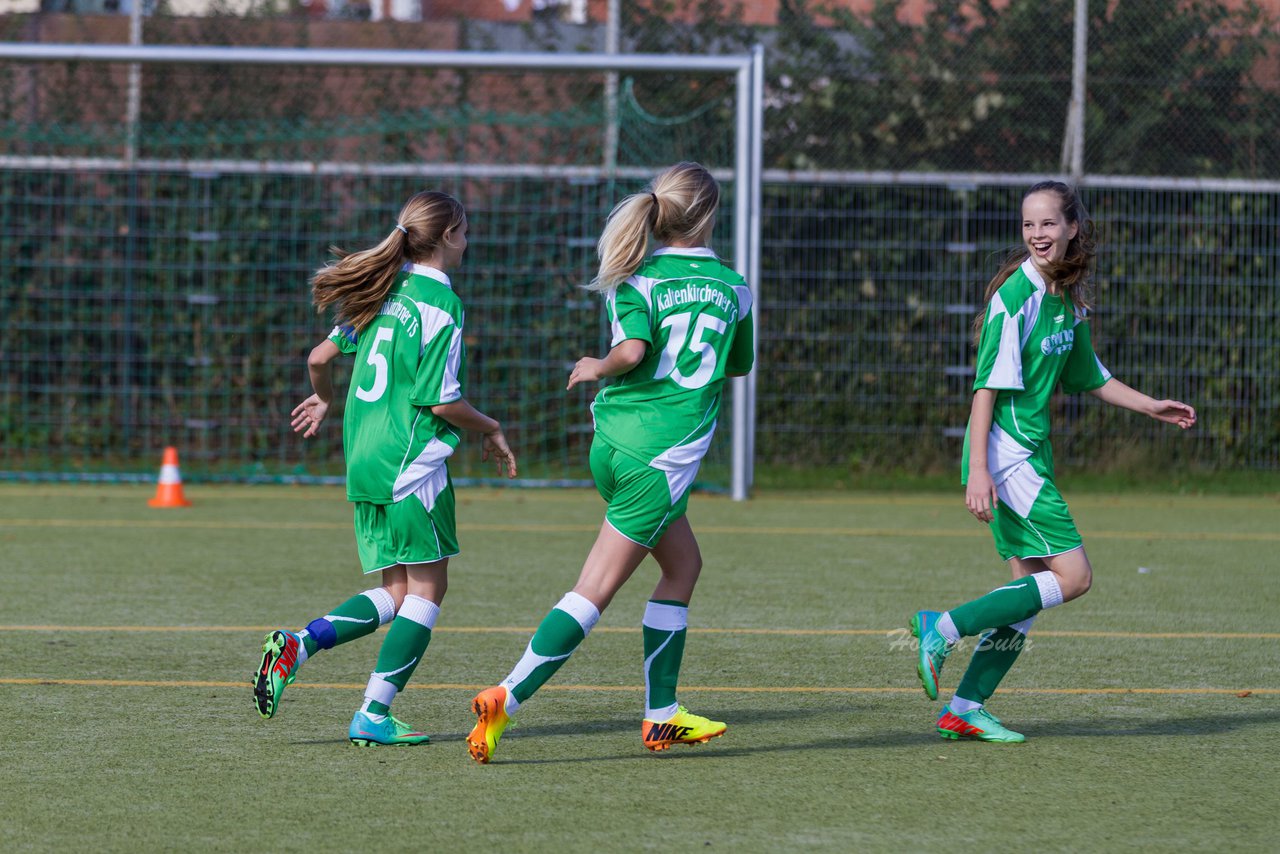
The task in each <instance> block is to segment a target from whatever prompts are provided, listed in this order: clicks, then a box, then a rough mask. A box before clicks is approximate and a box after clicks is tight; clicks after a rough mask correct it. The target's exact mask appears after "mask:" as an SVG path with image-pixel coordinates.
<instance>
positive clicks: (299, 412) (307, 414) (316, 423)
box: [293, 394, 329, 438]
mask: <svg viewBox="0 0 1280 854" xmlns="http://www.w3.org/2000/svg"><path fill="white" fill-rule="evenodd" d="M328 414H329V404H328V403H327V402H326V401H323V400H321V399H320V395H318V394H313V395H311V397H308V398H307V399H306V400H304V401H302V403H299V404H298V405H297V406H295V407H294V408H293V432H295V433H302V431H303V430H306V431H307V432H305V433H302V436H303V438H310V437H312V436H314V435H315V434H316V431H317V430H319V429H320V424H321V423H322V422H323V421H324V417H325V416H326V415H328Z"/></svg>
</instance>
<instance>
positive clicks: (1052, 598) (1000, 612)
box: [938, 570, 1062, 642]
mask: <svg viewBox="0 0 1280 854" xmlns="http://www.w3.org/2000/svg"><path fill="white" fill-rule="evenodd" d="M1061 604H1062V588H1061V587H1059V586H1058V578H1057V576H1055V575H1054V574H1053V573H1052V572H1049V571H1047V570H1046V571H1045V572H1037V573H1034V574H1033V575H1027V576H1024V577H1022V578H1019V579H1018V580H1017V581H1011V582H1009V583H1008V584H1006V585H1005V586H1003V587H997V588H996V589H995V590H992V591H991V592H990V593H988V594H987V595H986V596H980V597H979V598H977V599H974V600H973V601H972V602H966V603H965V604H963V605H961V606H960V607H958V608H952V609H951V610H950V611H948V612H947V613H945V614H943V615H942V617H941V618H939V620H938V631H939V632H940V633H941V634H942V636H943V637H945V638H946V639H947V640H949V641H953V642H954V641H956V640H959V639H960V638H962V637H971V636H972V635H976V634H978V633H979V632H981V631H982V630H984V629H990V628H993V627H996V626H1011V625H1013V624H1014V623H1017V622H1021V621H1022V620H1025V619H1026V618H1027V617H1034V616H1035V615H1036V614H1038V613H1040V612H1041V611H1043V610H1045V609H1046V608H1052V607H1054V606H1055V605H1061ZM952 633H954V634H955V637H952Z"/></svg>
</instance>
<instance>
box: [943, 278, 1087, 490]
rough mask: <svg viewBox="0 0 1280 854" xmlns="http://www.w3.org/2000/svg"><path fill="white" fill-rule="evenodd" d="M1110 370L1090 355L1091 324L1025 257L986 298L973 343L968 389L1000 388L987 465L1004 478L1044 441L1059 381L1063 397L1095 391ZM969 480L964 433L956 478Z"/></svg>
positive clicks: (996, 476)
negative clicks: (979, 330)
mask: <svg viewBox="0 0 1280 854" xmlns="http://www.w3.org/2000/svg"><path fill="white" fill-rule="evenodd" d="M1109 379H1111V373H1110V372H1109V371H1108V370H1107V369H1106V368H1105V367H1104V366H1103V364H1102V362H1100V361H1099V360H1098V357H1097V356H1096V355H1095V354H1094V352H1093V343H1092V341H1091V340H1090V338H1089V324H1088V323H1087V322H1085V321H1084V320H1083V319H1081V318H1079V317H1077V316H1076V312H1075V310H1074V308H1073V306H1072V305H1071V302H1070V301H1069V300H1066V299H1064V298H1063V297H1061V296H1058V295H1055V294H1050V293H1049V292H1048V289H1047V288H1046V287H1045V282H1044V277H1043V276H1041V275H1040V271H1039V270H1037V269H1036V267H1035V265H1034V264H1032V263H1031V261H1030V260H1027V261H1025V262H1023V264H1022V266H1021V267H1019V268H1018V269H1017V270H1015V271H1014V272H1013V275H1011V276H1010V277H1009V279H1008V281H1006V282H1005V283H1004V284H1003V285H1001V286H1000V289H999V290H997V291H996V293H995V295H994V296H993V297H992V298H991V304H990V305H988V306H987V316H986V320H985V321H984V324H983V327H982V338H981V340H980V342H979V344H978V363H977V378H976V379H975V380H974V382H973V390H974V391H977V390H978V389H983V388H988V389H994V390H996V391H997V394H996V401H995V411H994V413H993V418H992V425H991V435H990V438H989V440H988V443H987V467H988V468H989V469H990V471H991V476H992V479H993V480H994V481H995V482H996V483H1001V482H1002V481H1003V480H1004V478H1005V477H1007V476H1008V473H1009V472H1010V471H1011V470H1012V469H1014V468H1015V467H1017V466H1018V465H1019V464H1020V463H1022V462H1023V461H1024V460H1026V459H1027V458H1029V457H1030V456H1031V454H1032V453H1033V452H1035V450H1036V449H1037V448H1039V447H1040V446H1041V445H1042V444H1043V443H1046V442H1048V441H1049V398H1050V397H1051V396H1052V395H1053V391H1054V389H1055V388H1056V387H1057V386H1058V384H1059V383H1061V384H1062V390H1063V391H1064V392H1066V393H1068V394H1074V393H1076V392H1080V391H1089V390H1091V389H1095V388H1099V387H1100V386H1102V385H1103V384H1104V383H1106V382H1107V380H1109ZM968 477H969V435H968V431H967V430H966V432H965V439H964V460H963V463H962V468H961V479H962V480H963V481H966V482H967V480H968Z"/></svg>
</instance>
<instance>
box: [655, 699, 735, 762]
mask: <svg viewBox="0 0 1280 854" xmlns="http://www.w3.org/2000/svg"><path fill="white" fill-rule="evenodd" d="M726 729H727V727H726V726H725V725H724V723H723V722H722V721H713V720H710V719H708V718H704V717H701V716H699V715H694V714H690V712H689V710H688V709H686V708H685V707H684V706H680V707H679V708H678V710H677V711H676V713H675V714H674V715H672V716H671V717H670V718H669V719H668V720H665V721H651V720H649V719H648V718H645V719H644V721H643V722H642V723H641V724H640V736H641V738H643V739H644V746H645V747H647V748H649V749H650V750H653V751H658V750H666V749H667V748H668V747H670V746H671V745H673V744H706V743H707V742H708V741H710V740H711V739H713V738H716V737H717V736H721V735H724V731H725V730H726Z"/></svg>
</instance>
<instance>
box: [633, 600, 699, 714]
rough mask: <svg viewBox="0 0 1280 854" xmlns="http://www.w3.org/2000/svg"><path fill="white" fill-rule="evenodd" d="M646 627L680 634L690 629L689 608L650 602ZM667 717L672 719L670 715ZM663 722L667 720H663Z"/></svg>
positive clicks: (645, 615)
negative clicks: (679, 632)
mask: <svg viewBox="0 0 1280 854" xmlns="http://www.w3.org/2000/svg"><path fill="white" fill-rule="evenodd" d="M644 625H645V626H646V627H648V628H650V629H658V630H659V631H663V632H678V631H682V630H684V629H687V628H689V606H688V605H668V604H666V603H664V602H650V603H648V604H647V605H645V606H644ZM667 717H671V716H670V715H668V716H667ZM662 720H666V718H663V719H662Z"/></svg>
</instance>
